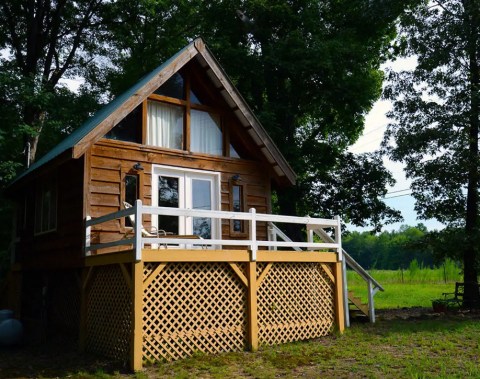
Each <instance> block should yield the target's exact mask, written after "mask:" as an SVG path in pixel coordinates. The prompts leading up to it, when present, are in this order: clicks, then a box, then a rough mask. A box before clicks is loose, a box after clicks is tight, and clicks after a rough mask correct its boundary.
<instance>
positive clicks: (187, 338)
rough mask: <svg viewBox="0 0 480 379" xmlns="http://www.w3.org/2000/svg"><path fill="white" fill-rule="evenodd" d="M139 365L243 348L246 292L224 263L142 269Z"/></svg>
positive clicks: (245, 321) (161, 265) (170, 265)
mask: <svg viewBox="0 0 480 379" xmlns="http://www.w3.org/2000/svg"><path fill="white" fill-rule="evenodd" d="M143 306H144V309H143V359H144V360H146V361H155V360H160V361H162V360H166V361H171V360H176V359H180V358H185V357H188V356H191V355H192V354H193V353H195V352H199V351H201V352H206V353H219V352H225V351H242V350H244V349H245V347H246V323H247V292H246V288H245V285H244V284H243V283H242V281H241V280H240V279H239V278H238V276H237V275H236V273H235V272H234V271H233V270H232V268H231V267H230V265H229V264H228V263H223V262H212V263H168V264H159V263H146V264H145V266H144V298H143Z"/></svg>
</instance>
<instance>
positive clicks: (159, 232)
mask: <svg viewBox="0 0 480 379" xmlns="http://www.w3.org/2000/svg"><path fill="white" fill-rule="evenodd" d="M123 207H124V208H125V209H129V208H132V205H131V204H130V203H127V202H126V201H124V202H123ZM128 218H129V220H130V223H131V224H132V226H133V227H135V215H128ZM140 226H141V228H142V229H141V231H142V236H143V237H147V238H158V237H159V236H166V235H170V234H173V233H170V232H166V231H165V230H163V229H158V228H157V227H156V226H150V227H149V228H148V229H147V228H145V226H143V224H141V225H140ZM129 233H131V231H127V232H126V233H125V237H126V236H127V235H128V234H129ZM159 247H160V245H159ZM166 247H167V246H166V245H165V248H166Z"/></svg>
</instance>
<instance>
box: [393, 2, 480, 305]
mask: <svg viewBox="0 0 480 379" xmlns="http://www.w3.org/2000/svg"><path fill="white" fill-rule="evenodd" d="M394 47H395V48H396V49H398V51H399V52H400V54H401V55H403V56H416V57H417V60H418V64H417V67H416V68H415V69H414V70H411V71H402V72H398V73H396V72H391V73H390V74H389V83H390V84H389V85H388V86H387V88H386V90H385V97H386V98H387V99H390V100H392V101H393V110H392V112H391V113H390V114H389V116H390V117H391V118H392V119H393V120H394V121H393V122H392V123H391V124H390V125H389V127H388V130H387V133H386V137H385V142H384V144H385V150H386V152H387V154H388V155H389V156H390V158H391V159H393V160H395V161H400V162H404V163H405V165H406V168H405V172H406V175H407V177H409V178H411V179H412V193H413V196H414V197H415V199H416V206H415V209H416V211H417V212H418V213H419V215H420V216H421V217H422V218H424V219H427V218H436V219H437V220H439V221H441V222H443V223H446V224H448V225H449V226H450V227H462V228H463V229H464V231H465V233H464V235H465V239H464V242H465V243H464V244H461V245H457V248H460V249H462V250H463V265H464V280H465V282H466V283H467V285H466V287H465V299H464V302H465V305H466V306H471V305H473V304H474V303H476V304H478V302H479V300H480V299H479V294H478V290H476V288H478V287H476V284H477V283H478V278H477V276H478V264H479V255H478V246H479V244H478V242H479V230H478V227H479V215H478V207H479V201H478V186H479V168H480V167H479V155H478V153H479V151H478V138H479V125H480V108H479V107H480V1H479V0H462V1H454V0H442V1H440V0H438V1H423V2H422V3H421V4H419V5H418V6H417V7H416V8H414V9H413V10H412V11H411V12H407V13H406V14H405V15H404V16H403V17H402V18H401V20H400V38H399V39H398V40H397V43H396V45H395V46H394ZM390 140H393V141H394V144H392V145H389V144H388V142H389V141H390Z"/></svg>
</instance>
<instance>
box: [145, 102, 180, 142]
mask: <svg viewBox="0 0 480 379" xmlns="http://www.w3.org/2000/svg"><path fill="white" fill-rule="evenodd" d="M184 113H185V109H184V108H183V107H180V106H176V105H170V104H165V103H160V102H158V101H148V103H147V145H152V146H159V147H166V148H169V149H182V148H183V120H184Z"/></svg>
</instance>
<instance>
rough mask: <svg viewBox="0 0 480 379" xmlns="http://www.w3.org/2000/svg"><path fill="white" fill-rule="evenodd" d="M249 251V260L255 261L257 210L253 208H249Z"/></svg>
mask: <svg viewBox="0 0 480 379" xmlns="http://www.w3.org/2000/svg"><path fill="white" fill-rule="evenodd" d="M249 212H250V216H251V217H250V236H249V238H250V250H251V254H252V256H251V260H252V261H256V260H257V250H258V245H257V217H256V216H257V210H256V209H255V208H250V210H249Z"/></svg>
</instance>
